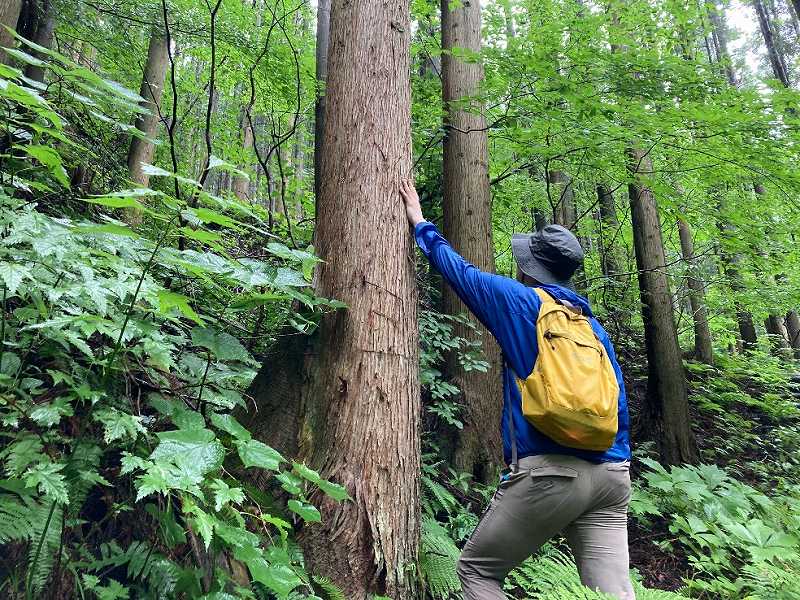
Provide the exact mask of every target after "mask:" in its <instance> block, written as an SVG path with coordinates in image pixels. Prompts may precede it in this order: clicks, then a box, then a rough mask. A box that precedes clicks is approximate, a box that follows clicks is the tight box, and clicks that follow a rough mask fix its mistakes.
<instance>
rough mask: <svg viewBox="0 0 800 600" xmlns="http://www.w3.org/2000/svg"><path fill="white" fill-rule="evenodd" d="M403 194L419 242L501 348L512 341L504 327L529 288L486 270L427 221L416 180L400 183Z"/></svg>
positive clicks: (436, 267) (429, 258) (432, 262)
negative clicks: (469, 258)
mask: <svg viewBox="0 0 800 600" xmlns="http://www.w3.org/2000/svg"><path fill="white" fill-rule="evenodd" d="M400 196H401V197H402V199H403V202H404V203H405V207H406V216H407V217H408V222H409V223H410V224H411V225H413V226H414V235H415V237H416V240H417V245H418V246H419V247H420V249H421V250H422V252H423V253H424V254H425V256H426V257H427V258H428V260H429V261H430V263H431V264H432V265H433V267H434V268H435V269H436V270H437V271H438V272H439V273H441V274H442V277H443V278H444V279H445V281H446V282H447V283H448V284H449V285H450V287H452V288H453V290H454V291H455V292H456V294H457V295H458V297H459V298H461V300H462V301H463V302H464V304H466V305H467V307H468V308H469V309H470V311H472V313H473V314H474V315H475V316H476V317H477V318H478V320H479V321H480V322H481V323H483V325H484V326H485V327H486V328H487V329H488V330H489V331H491V332H492V334H493V335H494V336H495V337H496V338H497V340H498V341H499V342H500V345H501V347H502V346H504V342H506V341H508V340H506V339H504V338H506V337H508V336H507V335H505V333H507V332H505V331H504V330H505V329H506V324H507V321H508V316H509V312H515V310H516V303H517V299H518V298H519V296H520V294H522V293H524V291H525V287H524V286H523V285H522V284H520V283H518V282H516V281H514V280H513V279H509V278H508V277H501V276H499V275H493V274H491V273H484V272H483V271H481V270H480V269H478V268H477V267H475V266H474V265H472V264H470V263H469V262H467V261H466V260H464V259H463V258H462V257H461V256H460V255H459V254H458V253H457V252H456V251H455V250H453V248H452V247H451V246H450V244H449V243H448V242H447V240H445V239H444V237H442V235H441V233H439V230H438V229H437V228H436V226H435V225H434V224H433V223H429V222H428V221H426V220H425V217H424V216H423V215H422V208H421V207H420V204H419V196H418V195H417V192H416V190H415V189H414V185H413V183H412V182H410V181H404V182H402V183H401V184H400Z"/></svg>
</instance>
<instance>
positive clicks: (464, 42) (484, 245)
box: [441, 0, 503, 482]
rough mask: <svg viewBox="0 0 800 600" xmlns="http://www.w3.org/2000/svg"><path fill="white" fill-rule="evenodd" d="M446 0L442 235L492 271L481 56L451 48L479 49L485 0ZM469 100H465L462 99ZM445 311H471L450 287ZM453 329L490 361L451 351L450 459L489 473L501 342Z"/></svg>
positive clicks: (495, 448)
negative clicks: (456, 402)
mask: <svg viewBox="0 0 800 600" xmlns="http://www.w3.org/2000/svg"><path fill="white" fill-rule="evenodd" d="M451 4H452V3H451V2H450V1H449V0H442V3H441V7H442V8H441V10H442V50H443V56H442V95H443V100H444V104H445V129H446V131H447V135H446V137H445V140H444V169H443V177H444V182H443V188H444V195H443V196H444V197H443V202H442V212H443V214H444V235H445V237H446V238H447V239H448V240H449V241H450V243H451V244H452V245H453V248H455V250H456V251H457V252H459V253H460V254H461V255H462V256H464V258H465V259H466V260H468V261H469V262H471V263H472V264H474V265H475V266H476V267H478V268H479V269H481V270H483V271H489V272H494V269H495V264H494V243H493V241H492V210H491V195H490V192H489V156H488V151H487V137H488V136H487V132H486V118H485V116H484V115H483V106H481V105H479V104H477V103H475V102H472V101H465V100H464V99H468V98H470V97H472V96H474V95H476V94H477V92H478V88H479V86H480V83H481V82H482V81H483V66H482V65H481V63H479V62H464V61H463V60H460V59H458V58H456V57H454V56H453V55H452V53H451V51H452V50H453V49H454V48H465V49H468V50H472V51H474V52H480V49H481V7H480V2H479V0H472V1H470V2H463V3H461V4H460V5H459V6H451ZM467 103H468V106H465V104H467ZM442 296H443V306H444V310H445V312H446V313H448V314H451V315H457V314H459V313H462V312H463V313H466V312H468V311H467V308H466V307H465V306H464V304H463V303H462V302H461V300H459V298H458V296H456V294H455V293H454V292H453V291H452V290H451V289H450V288H449V287H445V289H444V290H443V293H442ZM455 331H456V334H457V335H459V336H462V337H464V338H466V339H469V340H471V341H472V340H475V339H479V340H480V341H481V343H482V348H483V353H484V356H485V359H486V361H487V362H488V363H489V365H490V366H489V369H488V370H487V371H486V372H485V373H482V372H480V371H469V372H464V371H463V370H462V369H461V368H460V366H458V362H457V360H455V359H454V358H451V360H450V361H449V368H448V371H449V373H450V375H451V377H452V378H453V381H454V382H455V384H456V385H457V386H458V387H459V388H460V389H461V391H462V393H463V399H464V406H465V409H466V411H465V415H464V428H463V429H462V430H460V431H459V432H458V434H457V435H458V437H457V439H456V444H455V450H454V456H453V462H454V465H455V467H456V468H457V469H458V470H460V471H465V472H468V473H471V474H473V475H474V476H475V477H476V478H477V479H478V480H481V481H483V482H488V481H491V480H492V479H493V478H494V477H495V474H496V472H497V470H498V468H499V467H500V466H501V464H502V447H501V442H500V440H501V438H500V430H499V424H500V417H501V412H502V397H503V392H502V378H501V375H500V369H501V361H500V349H499V347H498V346H497V343H496V342H495V341H494V339H493V338H492V336H491V335H490V334H489V333H488V332H487V331H486V330H485V329H484V328H483V327H481V326H480V325H478V331H480V333H481V335H480V336H476V334H475V332H473V331H471V330H470V329H468V328H466V327H463V326H460V325H458V326H457V327H456V328H455Z"/></svg>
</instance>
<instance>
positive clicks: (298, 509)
mask: <svg viewBox="0 0 800 600" xmlns="http://www.w3.org/2000/svg"><path fill="white" fill-rule="evenodd" d="M288 504H289V510H291V511H292V512H294V513H297V514H298V515H300V517H301V518H302V519H303V520H304V521H306V522H308V523H319V522H320V521H322V516H321V515H320V514H319V510H317V507H316V506H314V505H313V504H309V503H307V502H302V501H300V500H295V499H292V500H289V503H288Z"/></svg>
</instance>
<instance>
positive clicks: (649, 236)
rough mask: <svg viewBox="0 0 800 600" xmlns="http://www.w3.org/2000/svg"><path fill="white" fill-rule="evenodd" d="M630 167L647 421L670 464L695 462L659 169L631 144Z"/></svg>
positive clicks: (663, 458)
mask: <svg viewBox="0 0 800 600" xmlns="http://www.w3.org/2000/svg"><path fill="white" fill-rule="evenodd" d="M628 169H629V171H630V173H631V175H632V177H633V181H632V182H631V183H630V184H629V185H628V195H629V198H630V204H631V222H632V227H633V242H634V247H635V251H636V264H637V267H638V270H639V291H640V294H641V300H642V320H643V322H644V333H645V345H646V347H647V369H648V385H647V400H648V402H647V420H648V424H649V426H650V428H651V429H652V430H653V432H654V433H655V437H656V439H657V440H658V443H659V450H660V453H661V458H662V460H663V461H664V462H665V463H667V464H680V463H686V462H690V463H691V462H695V461H696V460H697V447H696V444H695V440H694V436H693V434H692V430H691V427H690V424H689V402H688V395H687V391H686V377H685V373H684V370H683V362H682V357H681V349H680V346H679V345H678V333H677V330H676V327H675V316H674V311H673V306H672V293H671V292H670V288H669V279H668V278H667V274H666V259H665V256H664V241H663V238H662V234H661V223H660V221H659V217H658V206H657V204H656V198H655V195H654V194H653V192H652V191H651V190H650V189H649V188H648V187H647V183H646V177H647V176H648V174H650V173H652V170H653V168H652V162H651V159H650V157H649V156H647V154H646V153H645V152H644V151H642V150H640V149H638V148H633V149H629V150H628Z"/></svg>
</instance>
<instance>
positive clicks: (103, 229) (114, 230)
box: [77, 223, 140, 238]
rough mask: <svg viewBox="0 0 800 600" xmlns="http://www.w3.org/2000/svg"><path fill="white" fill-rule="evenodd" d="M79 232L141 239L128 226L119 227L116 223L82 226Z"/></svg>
mask: <svg viewBox="0 0 800 600" xmlns="http://www.w3.org/2000/svg"><path fill="white" fill-rule="evenodd" d="M77 231H79V232H80V233H87V234H90V235H122V236H125V237H132V238H138V237H140V236H139V234H138V233H136V232H135V231H133V230H132V229H131V228H130V227H128V226H127V225H117V224H114V223H106V224H104V225H81V226H80V227H78V228H77Z"/></svg>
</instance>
